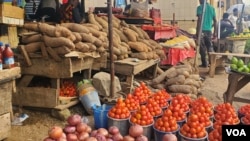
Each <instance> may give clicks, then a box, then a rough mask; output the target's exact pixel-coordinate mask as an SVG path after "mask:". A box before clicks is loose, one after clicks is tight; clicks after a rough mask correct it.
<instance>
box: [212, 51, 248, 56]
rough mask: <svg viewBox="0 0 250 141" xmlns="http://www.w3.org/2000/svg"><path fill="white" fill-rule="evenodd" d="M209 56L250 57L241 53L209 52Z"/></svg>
mask: <svg viewBox="0 0 250 141" xmlns="http://www.w3.org/2000/svg"><path fill="white" fill-rule="evenodd" d="M209 54H214V55H222V56H237V57H250V55H249V54H241V53H218V52H209Z"/></svg>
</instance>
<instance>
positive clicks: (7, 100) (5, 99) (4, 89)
mask: <svg viewBox="0 0 250 141" xmlns="http://www.w3.org/2000/svg"><path fill="white" fill-rule="evenodd" d="M12 85H13V82H12V81H9V82H6V83H2V84H0V107H1V108H0V115H2V114H5V113H8V112H10V110H11V105H12V103H11V95H12Z"/></svg>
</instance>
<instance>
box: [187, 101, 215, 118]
mask: <svg viewBox="0 0 250 141" xmlns="http://www.w3.org/2000/svg"><path fill="white" fill-rule="evenodd" d="M190 112H191V113H194V114H197V115H198V116H199V115H200V114H202V115H203V114H205V115H207V117H212V116H213V113H214V112H213V104H212V103H211V102H209V101H208V100H207V98H205V97H203V96H202V97H199V98H198V99H196V100H194V101H192V103H191V109H190Z"/></svg>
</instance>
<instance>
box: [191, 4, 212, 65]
mask: <svg viewBox="0 0 250 141" xmlns="http://www.w3.org/2000/svg"><path fill="white" fill-rule="evenodd" d="M199 1H200V5H199V6H198V7H197V9H196V15H197V17H198V20H197V26H196V36H197V37H198V33H199V31H200V28H201V30H202V35H201V36H202V38H201V45H200V55H201V63H202V64H201V65H199V67H204V68H206V67H207V66H208V63H207V61H206V54H207V52H214V49H213V45H212V36H213V37H214V38H216V35H217V32H216V31H217V26H216V25H217V20H216V14H215V9H214V7H213V6H212V5H210V4H208V3H207V0H199ZM205 2H206V4H205V5H206V7H205V13H204V18H203V24H202V25H201V21H202V15H203V7H204V3H205ZM213 28H214V32H213V34H212V29H213Z"/></svg>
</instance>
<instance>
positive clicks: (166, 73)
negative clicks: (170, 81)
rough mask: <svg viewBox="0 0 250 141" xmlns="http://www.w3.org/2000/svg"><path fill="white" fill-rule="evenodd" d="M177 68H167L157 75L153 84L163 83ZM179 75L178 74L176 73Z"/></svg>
mask: <svg viewBox="0 0 250 141" xmlns="http://www.w3.org/2000/svg"><path fill="white" fill-rule="evenodd" d="M175 71H176V70H175V68H174V67H171V68H170V69H168V70H166V71H165V72H163V73H162V74H160V75H158V76H157V77H155V78H154V79H153V80H152V82H153V84H159V83H161V82H162V81H163V80H165V78H166V77H168V78H170V77H169V76H170V75H171V74H172V73H174V72H175ZM176 75H177V74H176Z"/></svg>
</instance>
